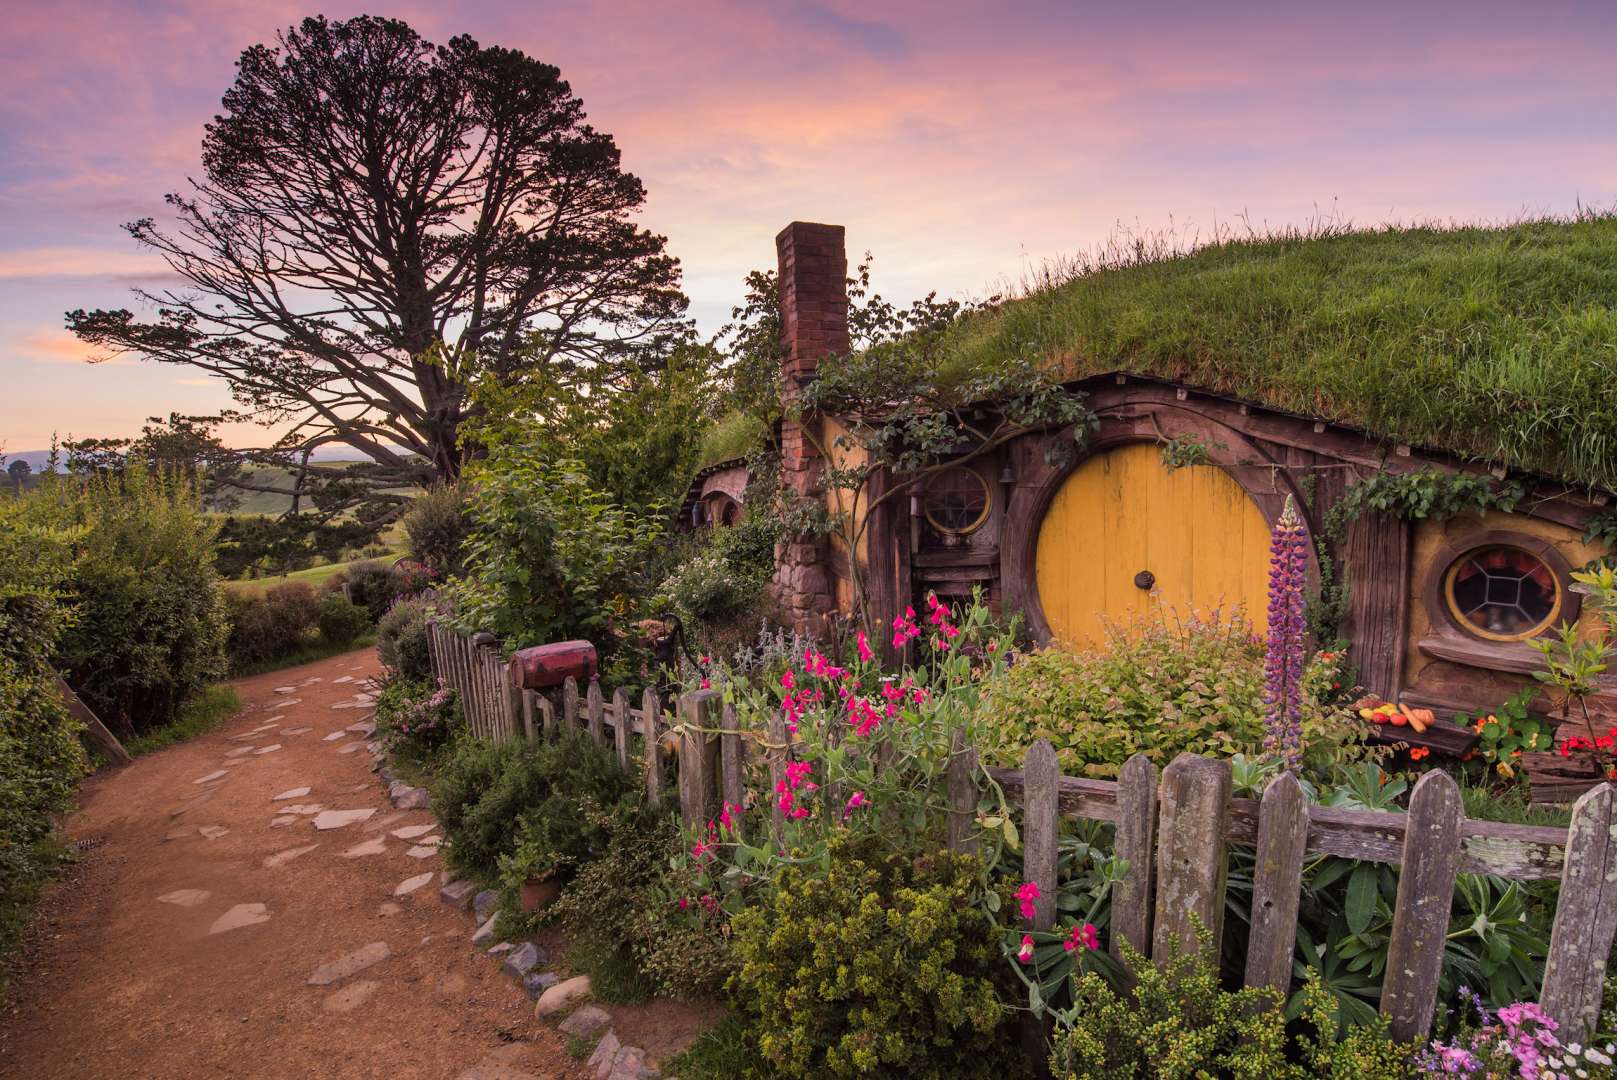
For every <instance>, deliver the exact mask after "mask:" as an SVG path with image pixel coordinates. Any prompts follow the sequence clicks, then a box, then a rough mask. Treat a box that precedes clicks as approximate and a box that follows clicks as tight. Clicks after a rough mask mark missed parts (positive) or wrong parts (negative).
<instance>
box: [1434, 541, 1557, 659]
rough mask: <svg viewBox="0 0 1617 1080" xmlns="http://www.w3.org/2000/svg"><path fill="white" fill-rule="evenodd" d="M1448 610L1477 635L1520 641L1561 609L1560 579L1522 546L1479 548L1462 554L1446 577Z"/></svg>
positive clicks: (1553, 619)
mask: <svg viewBox="0 0 1617 1080" xmlns="http://www.w3.org/2000/svg"><path fill="white" fill-rule="evenodd" d="M1445 592H1446V593H1447V598H1448V604H1449V611H1450V613H1451V614H1452V615H1453V616H1454V617H1455V619H1457V620H1458V621H1459V624H1460V626H1461V627H1462V628H1463V629H1465V630H1467V631H1469V632H1471V633H1473V634H1475V635H1477V636H1478V637H1484V638H1491V639H1494V640H1497V641H1518V640H1521V639H1524V638H1530V637H1533V636H1534V635H1536V634H1540V633H1542V632H1543V631H1544V630H1545V629H1547V628H1548V627H1549V626H1550V624H1551V623H1552V622H1554V621H1555V616H1556V614H1557V613H1558V612H1559V611H1560V609H1561V583H1560V582H1559V581H1558V580H1557V579H1556V577H1555V572H1554V571H1553V570H1551V569H1550V568H1549V566H1548V565H1546V564H1545V562H1544V560H1542V559H1540V558H1539V557H1538V556H1537V555H1534V554H1532V553H1531V552H1528V551H1523V550H1522V549H1521V548H1515V547H1506V546H1496V547H1485V548H1479V549H1477V550H1476V551H1472V552H1468V553H1467V554H1465V555H1463V556H1461V557H1460V558H1459V559H1457V560H1456V561H1455V563H1454V565H1453V566H1451V567H1450V568H1449V573H1448V580H1447V581H1446V582H1445Z"/></svg>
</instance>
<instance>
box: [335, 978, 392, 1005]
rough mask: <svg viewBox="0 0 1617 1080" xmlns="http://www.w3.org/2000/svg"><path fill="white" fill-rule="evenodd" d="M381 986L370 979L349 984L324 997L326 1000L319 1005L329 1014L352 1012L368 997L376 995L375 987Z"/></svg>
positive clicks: (368, 998)
mask: <svg viewBox="0 0 1617 1080" xmlns="http://www.w3.org/2000/svg"><path fill="white" fill-rule="evenodd" d="M381 985H382V984H381V983H379V982H376V981H374V980H372V979H361V980H359V981H358V982H355V983H349V984H348V985H347V986H345V987H343V988H342V989H340V990H337V991H334V992H333V993H331V994H328V995H326V1000H325V1001H322V1002H321V1003H320V1007H321V1008H322V1009H325V1010H326V1012H331V1013H345V1012H353V1011H354V1010H355V1009H357V1008H359V1007H360V1006H361V1005H363V1004H365V1002H366V1001H368V1000H370V996H371V995H372V994H374V993H376V990H377V987H379V986H381Z"/></svg>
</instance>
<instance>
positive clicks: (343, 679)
mask: <svg viewBox="0 0 1617 1080" xmlns="http://www.w3.org/2000/svg"><path fill="white" fill-rule="evenodd" d="M331 681H332V682H334V683H345V682H353V681H354V677H353V676H352V675H342V676H339V677H338V678H335V679H332V680H331Z"/></svg>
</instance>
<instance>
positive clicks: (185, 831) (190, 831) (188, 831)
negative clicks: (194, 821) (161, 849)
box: [163, 825, 197, 844]
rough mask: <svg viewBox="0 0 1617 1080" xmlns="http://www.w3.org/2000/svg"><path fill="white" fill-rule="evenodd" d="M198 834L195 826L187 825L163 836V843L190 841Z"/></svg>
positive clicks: (171, 830)
mask: <svg viewBox="0 0 1617 1080" xmlns="http://www.w3.org/2000/svg"><path fill="white" fill-rule="evenodd" d="M196 834H197V828H196V826H195V825H185V826H182V827H181V828H178V829H170V830H169V831H168V832H166V833H164V834H163V843H165V844H171V843H173V842H174V841H176V840H189V839H191V837H193V836H195V835H196Z"/></svg>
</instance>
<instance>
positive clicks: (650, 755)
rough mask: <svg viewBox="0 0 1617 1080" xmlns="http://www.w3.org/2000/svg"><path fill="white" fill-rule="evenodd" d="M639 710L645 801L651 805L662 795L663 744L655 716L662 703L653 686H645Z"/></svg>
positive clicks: (659, 800)
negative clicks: (643, 736) (644, 776)
mask: <svg viewBox="0 0 1617 1080" xmlns="http://www.w3.org/2000/svg"><path fill="white" fill-rule="evenodd" d="M640 712H641V714H642V718H643V722H644V724H645V732H646V741H645V744H644V746H645V754H646V801H647V802H648V803H650V804H651V805H652V806H656V805H657V804H658V803H660V802H662V797H663V744H662V734H661V732H659V731H658V730H657V728H658V723H657V717H658V715H659V714H660V713H661V712H662V703H661V702H659V701H658V700H657V691H656V689H655V688H654V687H650V686H648V687H646V692H645V694H644V695H642V696H641V699H640Z"/></svg>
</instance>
